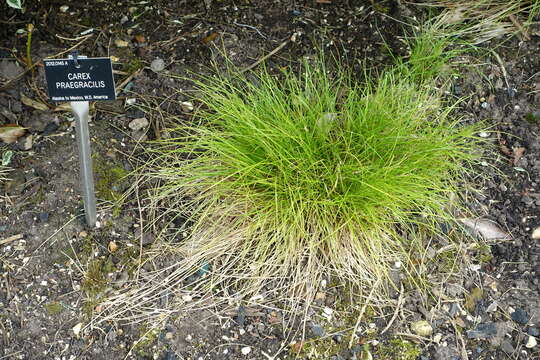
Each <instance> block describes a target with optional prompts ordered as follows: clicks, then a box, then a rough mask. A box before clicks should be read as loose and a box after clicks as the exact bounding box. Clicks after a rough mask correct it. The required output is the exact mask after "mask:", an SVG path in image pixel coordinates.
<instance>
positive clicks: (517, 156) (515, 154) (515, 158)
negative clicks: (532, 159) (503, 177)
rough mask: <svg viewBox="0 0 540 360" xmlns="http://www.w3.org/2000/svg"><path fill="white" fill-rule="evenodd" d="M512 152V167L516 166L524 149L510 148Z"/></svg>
mask: <svg viewBox="0 0 540 360" xmlns="http://www.w3.org/2000/svg"><path fill="white" fill-rule="evenodd" d="M512 150H513V151H512V152H513V159H512V163H513V164H514V166H516V165H517V163H518V161H519V159H521V157H522V156H523V154H524V153H525V148H524V147H512Z"/></svg>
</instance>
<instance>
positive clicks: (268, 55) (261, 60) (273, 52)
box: [240, 39, 291, 73]
mask: <svg viewBox="0 0 540 360" xmlns="http://www.w3.org/2000/svg"><path fill="white" fill-rule="evenodd" d="M290 41H291V39H287V40H285V41H284V42H282V43H281V44H280V45H279V46H278V47H277V48H275V49H274V50H272V51H270V52H269V53H268V54H266V55H265V56H263V57H262V58H260V59H259V60H257V61H255V62H254V63H253V64H251V65H249V66H248V67H246V68H244V69H242V70H240V72H241V73H243V72H246V71H249V70H251V69H253V68H255V67H256V66H257V65H259V64H260V63H262V62H263V61H265V60H266V59H268V58H270V57H271V56H273V55H275V54H276V53H277V52H278V51H280V50H281V49H283V48H284V47H285V46H286V45H287V44H288V43H289V42H290Z"/></svg>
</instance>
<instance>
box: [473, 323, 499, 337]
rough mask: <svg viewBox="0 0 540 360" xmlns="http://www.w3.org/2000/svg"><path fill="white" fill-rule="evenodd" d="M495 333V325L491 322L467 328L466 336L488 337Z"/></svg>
mask: <svg viewBox="0 0 540 360" xmlns="http://www.w3.org/2000/svg"><path fill="white" fill-rule="evenodd" d="M496 334H497V327H496V326H495V324H493V323H487V324H479V325H478V326H477V327H476V329H474V330H468V331H467V337H468V338H469V339H488V338H492V337H494V336H495V335H496Z"/></svg>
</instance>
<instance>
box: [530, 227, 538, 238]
mask: <svg viewBox="0 0 540 360" xmlns="http://www.w3.org/2000/svg"><path fill="white" fill-rule="evenodd" d="M531 236H532V238H533V239H534V240H538V239H540V227H537V228H536V229H534V231H533V232H532V235H531Z"/></svg>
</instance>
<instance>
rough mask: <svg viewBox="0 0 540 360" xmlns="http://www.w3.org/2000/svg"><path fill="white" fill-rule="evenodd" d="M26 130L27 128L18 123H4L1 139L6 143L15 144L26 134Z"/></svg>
mask: <svg viewBox="0 0 540 360" xmlns="http://www.w3.org/2000/svg"><path fill="white" fill-rule="evenodd" d="M25 131H26V129H25V128H23V127H22V126H19V125H17V124H7V125H2V126H0V140H2V141H3V142H5V143H6V144H13V143H14V142H16V141H17V139H18V138H20V137H21V136H23V135H24V133H25Z"/></svg>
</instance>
